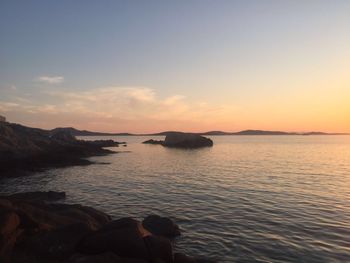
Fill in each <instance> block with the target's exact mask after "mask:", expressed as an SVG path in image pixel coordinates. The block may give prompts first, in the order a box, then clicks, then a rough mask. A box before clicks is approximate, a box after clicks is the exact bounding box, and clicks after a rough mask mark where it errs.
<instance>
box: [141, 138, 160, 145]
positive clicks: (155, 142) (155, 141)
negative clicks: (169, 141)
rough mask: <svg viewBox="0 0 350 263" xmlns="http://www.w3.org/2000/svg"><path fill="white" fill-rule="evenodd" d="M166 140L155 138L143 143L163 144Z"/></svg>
mask: <svg viewBox="0 0 350 263" xmlns="http://www.w3.org/2000/svg"><path fill="white" fill-rule="evenodd" d="M163 143H164V141H161V140H159V141H158V140H153V139H150V140H147V141H144V142H143V144H160V145H163Z"/></svg>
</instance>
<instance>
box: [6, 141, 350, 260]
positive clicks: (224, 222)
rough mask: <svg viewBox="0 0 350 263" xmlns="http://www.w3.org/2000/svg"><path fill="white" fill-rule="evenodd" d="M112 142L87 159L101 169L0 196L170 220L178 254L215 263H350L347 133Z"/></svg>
mask: <svg viewBox="0 0 350 263" xmlns="http://www.w3.org/2000/svg"><path fill="white" fill-rule="evenodd" d="M95 138H97V137H95ZM95 138H94V139H95ZM113 139H116V140H118V141H127V142H128V143H129V145H128V147H120V148H115V149H118V150H119V151H121V153H118V154H114V155H110V156H105V157H94V158H91V159H92V160H95V161H98V162H101V163H102V162H104V163H105V162H108V163H110V164H108V165H107V164H99V165H91V166H86V167H72V168H65V169H55V170H50V171H47V172H45V173H41V174H37V175H35V176H32V177H26V178H15V179H6V180H2V181H0V191H1V192H3V193H12V192H19V191H33V190H60V191H66V192H67V196H68V198H67V200H66V202H70V203H83V204H86V205H91V206H94V207H96V208H99V209H101V210H104V211H106V212H108V213H110V214H112V215H113V216H114V217H122V216H134V217H136V218H140V219H141V218H143V217H144V216H145V215H148V214H151V213H157V214H160V215H164V216H169V217H171V218H173V219H174V220H175V221H176V222H177V223H178V224H179V225H180V227H181V228H182V229H183V235H182V237H180V238H178V239H177V240H176V247H177V248H179V249H181V250H182V251H184V252H186V253H187V254H189V255H202V256H208V257H212V258H214V259H215V258H216V259H220V262H254V261H258V262H350V136H222V137H220V136H213V137H212V139H213V140H214V147H213V148H206V149H200V150H179V149H166V148H163V147H162V146H156V145H143V144H140V142H142V141H143V140H146V139H149V138H148V137H115V138H113ZM158 139H159V138H158Z"/></svg>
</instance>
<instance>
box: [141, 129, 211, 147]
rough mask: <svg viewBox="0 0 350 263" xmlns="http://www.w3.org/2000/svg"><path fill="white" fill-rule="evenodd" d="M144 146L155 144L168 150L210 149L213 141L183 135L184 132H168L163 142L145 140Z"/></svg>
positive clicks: (194, 135) (192, 134)
mask: <svg viewBox="0 0 350 263" xmlns="http://www.w3.org/2000/svg"><path fill="white" fill-rule="evenodd" d="M143 143H144V144H156V145H162V146H164V147H170V148H185V149H193V148H201V147H212V146H213V141H212V140H211V139H209V138H206V137H204V136H201V135H199V134H195V133H184V132H171V133H170V132H169V133H168V134H167V135H166V137H165V140H164V141H161V140H159V141H158V140H153V139H150V140H147V141H144V142H143Z"/></svg>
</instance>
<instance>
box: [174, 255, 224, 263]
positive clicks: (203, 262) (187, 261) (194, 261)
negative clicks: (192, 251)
mask: <svg viewBox="0 0 350 263" xmlns="http://www.w3.org/2000/svg"><path fill="white" fill-rule="evenodd" d="M174 263H217V261H213V260H210V259H203V258H196V257H190V256H187V255H185V254H182V253H175V254H174Z"/></svg>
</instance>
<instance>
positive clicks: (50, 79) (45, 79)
mask: <svg viewBox="0 0 350 263" xmlns="http://www.w3.org/2000/svg"><path fill="white" fill-rule="evenodd" d="M35 81H37V82H42V83H46V84H52V85H55V84H60V83H62V82H63V81H64V77H62V76H40V77H37V78H36V79H35Z"/></svg>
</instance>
